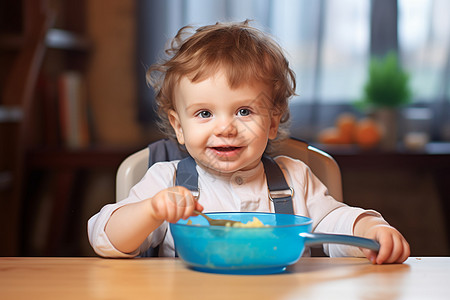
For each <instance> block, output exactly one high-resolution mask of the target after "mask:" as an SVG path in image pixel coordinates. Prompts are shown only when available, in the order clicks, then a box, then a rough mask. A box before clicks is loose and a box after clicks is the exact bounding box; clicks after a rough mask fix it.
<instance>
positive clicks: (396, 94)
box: [360, 52, 412, 109]
mask: <svg viewBox="0 0 450 300" xmlns="http://www.w3.org/2000/svg"><path fill="white" fill-rule="evenodd" d="M411 95H412V93H411V89H410V87H409V75H408V73H407V72H405V71H404V70H403V69H402V68H401V66H400V64H399V63H398V59H397V55H396V54H395V53H394V52H390V53H389V54H387V55H386V56H385V57H384V58H373V59H372V60H371V62H370V65H369V77H368V79H367V82H366V84H365V85H364V92H363V98H362V99H361V103H360V104H362V105H363V106H368V107H371V108H391V109H392V108H398V107H400V106H403V105H406V104H408V103H410V101H411Z"/></svg>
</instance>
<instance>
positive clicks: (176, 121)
mask: <svg viewBox="0 0 450 300" xmlns="http://www.w3.org/2000/svg"><path fill="white" fill-rule="evenodd" d="M168 117H169V122H170V125H172V128H173V130H174V131H175V134H176V136H177V140H178V143H179V144H180V145H184V134H183V128H181V122H180V117H179V115H178V113H177V112H176V111H175V110H173V109H171V110H169V112H168Z"/></svg>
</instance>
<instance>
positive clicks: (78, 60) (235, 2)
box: [0, 0, 450, 256]
mask: <svg viewBox="0 0 450 300" xmlns="http://www.w3.org/2000/svg"><path fill="white" fill-rule="evenodd" d="M448 11H450V2H449V1H446V0H398V1H396V0H376V1H370V0H317V1H310V0H309V1H308V0H277V1H275V0H217V1H208V0H167V1H164V0H153V1H151V0H93V1H87V0H81V1H80V0H77V1H75V0H22V1H14V0H1V1H0V204H1V206H0V255H1V256H90V255H95V254H94V253H93V252H92V250H91V249H90V246H89V244H88V241H87V234H86V223H87V220H88V218H89V217H90V216H92V215H93V214H95V213H96V212H98V211H99V210H100V208H101V207H103V206H104V205H105V204H107V203H111V202H114V201H115V172H116V171H117V168H118V166H119V164H120V162H121V161H122V160H123V159H124V158H125V157H127V156H128V155H129V154H131V153H133V152H135V151H137V150H139V149H142V148H143V147H146V145H148V144H149V143H150V142H152V141H155V140H157V139H159V138H161V137H162V136H161V134H160V133H159V131H158V129H157V128H156V126H155V118H156V114H155V112H154V100H153V92H152V90H151V89H150V88H149V87H148V86H147V84H146V83H145V71H146V69H147V67H148V66H150V65H151V64H153V63H154V62H156V61H158V60H160V59H161V58H164V55H165V53H164V49H165V46H166V45H167V43H168V40H169V39H170V38H171V37H173V36H174V35H175V34H176V32H177V31H178V29H179V28H181V27H182V26H184V25H194V26H201V25H206V24H212V23H215V22H217V21H243V20H246V19H249V20H252V22H251V24H252V25H254V26H256V27H258V28H260V29H261V30H263V31H265V32H267V33H269V34H271V35H272V36H273V37H274V39H275V40H276V41H277V42H278V43H279V44H280V45H281V46H282V47H283V48H284V49H285V51H286V55H287V57H288V59H289V61H290V63H291V67H292V68H293V70H294V71H295V73H296V78H297V94H298V95H297V96H295V97H294V98H293V99H292V100H291V104H290V109H291V116H292V121H291V134H292V136H294V137H296V138H300V139H303V140H306V141H308V142H310V143H311V144H314V145H315V146H316V147H319V148H320V149H323V150H325V151H327V152H328V153H330V154H331V155H332V156H333V157H334V158H335V159H336V161H337V162H338V164H339V166H340V168H341V171H342V176H343V190H344V201H345V202H346V203H348V204H350V205H356V206H360V207H364V208H372V209H375V210H378V211H379V212H381V213H382V214H383V216H384V217H385V218H386V219H387V220H388V221H389V222H390V223H391V224H392V225H394V226H396V227H397V228H399V229H400V231H401V232H402V233H403V234H404V235H405V237H406V238H407V239H408V240H409V242H410V243H411V247H412V255H413V256H426V255H450V246H449V243H450V218H449V217H450V208H449V207H450V196H449V195H450V187H449V186H450V184H449V183H450V175H449V173H450V172H449V171H450V107H449V104H450V103H449V102H450V100H449V97H450V20H449V18H448Z"/></svg>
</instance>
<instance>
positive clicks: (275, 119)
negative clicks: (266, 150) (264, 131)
mask: <svg viewBox="0 0 450 300" xmlns="http://www.w3.org/2000/svg"><path fill="white" fill-rule="evenodd" d="M280 120H281V114H278V113H272V116H271V117H270V128H269V140H273V139H275V138H276V137H277V135H278V126H279V125H280Z"/></svg>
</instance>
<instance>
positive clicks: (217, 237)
mask: <svg viewBox="0 0 450 300" xmlns="http://www.w3.org/2000/svg"><path fill="white" fill-rule="evenodd" d="M207 215H208V216H209V217H211V218H213V219H229V220H235V221H240V222H243V223H247V222H249V221H252V220H253V217H257V218H258V219H259V220H261V222H262V223H264V224H265V225H269V226H266V227H259V228H238V227H224V226H209V224H208V222H207V221H206V220H205V219H204V218H203V217H201V216H196V217H191V218H189V219H188V220H180V221H179V222H177V223H176V224H170V230H171V233H172V236H173V238H174V241H175V249H176V251H177V253H178V255H179V257H181V258H182V259H183V260H184V261H185V262H186V263H187V264H188V265H189V266H190V267H192V268H194V269H196V270H199V271H206V272H213V273H229V274H272V273H280V272H283V271H284V270H285V269H286V266H288V265H291V264H294V263H295V262H297V261H298V260H299V258H300V257H301V255H302V254H303V251H304V250H305V245H313V244H322V243H327V242H329V243H342V244H348V245H354V246H359V247H366V248H370V249H373V250H375V251H377V249H378V248H379V245H378V243H376V242H375V241H373V240H368V239H364V238H358V237H353V236H346V235H330V234H311V233H310V232H311V229H312V220H311V219H310V218H307V217H303V216H298V215H287V214H274V213H250V212H231V213H207ZM189 220H190V221H192V224H190V225H189V224H187V222H188V221H189Z"/></svg>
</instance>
